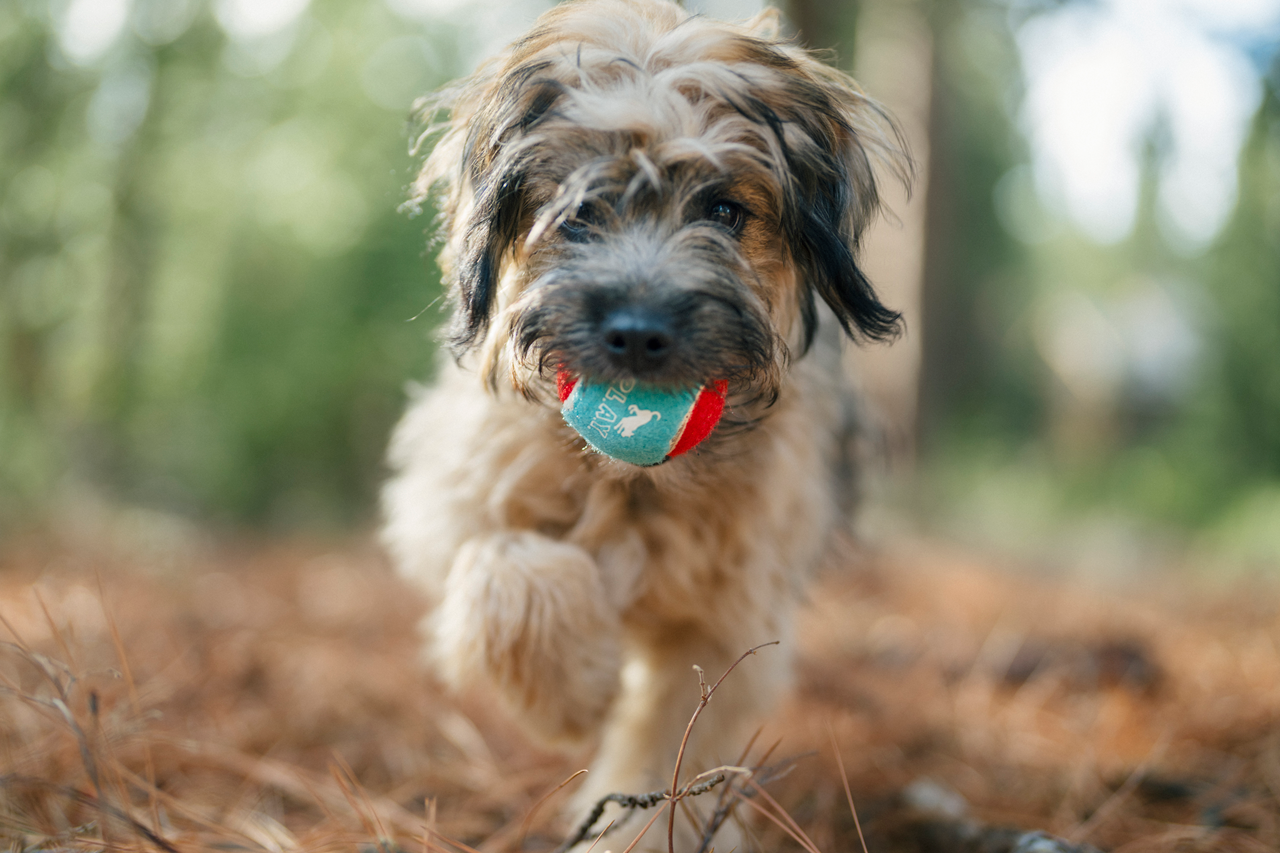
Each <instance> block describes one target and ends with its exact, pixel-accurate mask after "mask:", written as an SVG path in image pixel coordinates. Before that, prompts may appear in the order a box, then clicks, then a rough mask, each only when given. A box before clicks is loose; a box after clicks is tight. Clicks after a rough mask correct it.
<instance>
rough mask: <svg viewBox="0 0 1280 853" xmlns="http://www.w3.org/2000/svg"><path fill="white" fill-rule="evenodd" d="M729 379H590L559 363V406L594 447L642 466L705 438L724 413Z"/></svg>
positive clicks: (682, 451) (681, 451)
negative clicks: (693, 384) (677, 382)
mask: <svg viewBox="0 0 1280 853" xmlns="http://www.w3.org/2000/svg"><path fill="white" fill-rule="evenodd" d="M728 386H729V383H728V382H727V381H726V380H723V379H721V380H713V381H710V382H708V383H706V384H705V385H703V386H701V387H699V388H684V389H670V388H664V387H662V386H658V385H650V384H643V383H641V382H639V381H637V380H635V379H623V380H618V381H613V382H593V381H591V380H589V379H584V378H582V377H580V376H577V375H575V374H573V373H570V372H569V371H568V370H565V369H564V368H561V369H560V370H558V371H557V373H556V392H557V395H558V396H559V398H560V403H561V408H560V412H561V414H562V415H563V417H564V419H565V421H566V422H567V423H568V424H569V426H571V427H573V428H574V430H576V431H577V433H578V434H579V435H581V436H582V437H583V438H584V439H586V441H587V443H588V444H589V445H590V446H591V447H592V448H593V449H594V450H596V451H597V452H599V453H603V454H605V455H606V456H610V457H612V458H614V459H619V460H621V461H623V462H629V463H631V464H633V465H639V466H641V467H652V466H654V465H661V464H662V463H663V462H666V461H668V460H670V459H673V458H675V457H677V456H682V455H684V454H685V453H688V452H689V451H690V450H693V449H694V448H695V447H697V446H698V445H699V444H701V443H702V442H703V440H705V439H706V438H707V436H709V435H710V434H711V433H712V431H713V430H715V428H716V424H718V423H719V422H720V416H721V415H722V414H723V413H724V405H725V395H726V393H727V392H728Z"/></svg>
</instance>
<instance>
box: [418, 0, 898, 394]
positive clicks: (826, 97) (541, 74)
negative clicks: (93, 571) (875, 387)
mask: <svg viewBox="0 0 1280 853" xmlns="http://www.w3.org/2000/svg"><path fill="white" fill-rule="evenodd" d="M437 106H444V107H445V108H447V109H448V110H449V111H450V117H449V119H448V120H447V121H446V122H445V123H444V125H443V127H444V131H443V136H442V137H441V138H440V139H439V142H438V143H437V144H436V146H435V149H434V151H433V153H432V154H431V155H430V157H429V158H428V159H427V162H426V165H425V167H424V169H423V171H422V173H421V175H420V176H419V178H418V181H417V183H416V184H415V189H416V192H417V198H418V200H421V199H422V198H423V197H424V196H425V195H426V194H427V192H428V191H429V190H430V189H431V188H432V186H434V185H436V184H443V186H444V187H445V190H446V196H445V203H444V205H443V208H444V219H445V223H446V228H447V245H446V249H445V252H444V253H443V261H444V267H445V271H446V276H447V279H448V280H449V283H450V286H451V289H452V293H453V296H454V299H455V300H456V306H455V319H454V327H453V329H452V336H453V344H454V347H455V352H458V353H459V354H461V353H464V352H467V351H471V350H478V351H479V353H480V355H481V362H482V369H483V370H484V372H485V373H486V374H487V376H488V378H489V381H490V382H491V383H493V384H495V385H496V384H497V383H499V382H501V381H502V380H503V377H504V375H506V376H509V377H510V381H511V382H512V383H513V384H514V386H515V387H516V388H517V389H519V390H521V391H523V392H524V393H526V394H528V395H531V396H538V395H539V393H540V391H541V389H543V388H547V387H549V383H550V380H551V378H552V377H553V376H554V374H555V372H556V370H557V369H560V368H563V369H566V370H568V371H570V372H573V373H578V374H581V375H585V376H588V377H591V378H593V379H598V380H601V381H609V380H619V379H639V380H641V381H645V382H651V383H656V384H662V385H672V386H676V385H679V386H697V385H700V384H703V383H705V382H707V381H708V380H718V379H724V380H728V381H729V383H730V388H731V393H735V394H737V395H739V396H740V397H753V398H757V399H765V400H769V399H773V398H774V397H776V396H777V394H778V391H779V388H780V385H781V380H782V376H783V374H784V371H785V367H786V364H787V361H788V359H789V358H790V357H791V356H792V354H793V353H798V352H803V351H804V350H805V349H807V348H808V346H809V344H810V342H811V341H812V339H813V336H814V333H815V330H816V326H817V323H818V315H819V310H818V304H819V303H818V300H822V301H823V302H825V303H826V304H827V305H828V306H830V309H831V311H832V312H833V313H834V315H835V317H836V318H837V319H838V321H839V323H840V325H841V326H842V327H843V328H844V330H845V331H846V332H847V333H849V334H850V335H853V336H855V337H858V336H861V337H865V338H871V339H883V338H886V337H890V336H892V335H894V334H895V333H896V332H897V330H898V328H899V323H900V320H899V315H898V314H897V313H895V312H893V311H891V310H889V309H888V308H886V307H885V306H884V305H882V304H881V303H880V301H879V299H878V298H877V297H876V294H875V293H874V291H873V290H872V288H871V285H870V283H869V282H868V281H867V279H866V277H865V276H864V275H863V273H862V272H861V270H860V269H859V267H858V264H857V253H858V243H859V238H860V236H861V234H862V232H863V229H864V227H865V226H866V225H867V223H868V221H869V220H870V218H871V217H872V216H873V215H874V213H875V212H876V210H877V207H878V200H877V191H876V176H875V173H874V169H873V166H874V165H875V163H876V161H881V162H884V163H887V164H888V165H889V166H890V167H893V168H898V169H899V170H900V171H901V169H902V168H904V166H903V164H904V163H905V158H904V157H903V156H902V155H900V154H899V153H898V152H899V150H900V149H899V146H896V145H894V144H893V141H892V140H894V139H895V138H896V135H895V134H892V133H889V134H886V132H885V131H886V128H891V126H890V125H889V122H888V121H887V120H886V119H885V118H884V116H883V115H882V114H881V113H880V112H879V111H878V110H877V109H876V107H875V106H874V105H873V104H871V103H870V102H869V101H868V99H867V98H866V97H865V96H864V95H863V94H862V93H861V91H860V90H859V89H858V88H857V86H856V85H855V84H854V83H853V81H852V80H850V79H849V78H848V77H847V76H845V75H843V74H842V73H840V72H838V71H835V70H833V69H831V68H828V67H827V66H825V65H823V64H821V63H820V62H818V61H816V60H814V59H813V58H811V57H810V56H809V55H808V54H806V53H805V52H804V51H802V50H800V49H798V48H796V47H794V46H792V45H789V44H786V43H784V42H781V41H779V39H778V38H777V26H776V20H775V18H774V17H773V16H771V15H770V14H768V13H766V14H765V15H762V16H761V17H759V18H757V19H756V20H755V21H752V22H750V23H748V24H746V25H744V26H736V25H730V24H724V23H720V22H716V21H712V20H708V19H705V18H701V17H697V16H690V15H688V14H687V13H686V12H684V11H683V10H681V9H680V8H679V7H677V6H675V5H674V4H671V3H668V2H665V0H576V2H568V3H565V4H563V5H561V6H559V7H557V8H555V9H553V10H552V11H550V12H548V13H547V14H546V15H544V16H543V17H542V18H541V19H540V20H539V21H538V23H537V25H536V26H535V28H534V29H533V31H532V32H530V33H529V34H528V35H527V36H526V37H525V38H523V39H521V40H520V41H518V42H516V43H515V44H514V45H512V46H511V47H510V48H509V49H508V50H507V52H506V53H504V54H503V55H501V56H499V57H498V58H496V59H494V60H492V61H491V62H490V63H489V64H487V65H486V66H484V67H483V68H482V69H481V70H480V71H479V72H478V73H477V74H476V75H475V76H473V77H472V78H470V79H469V80H466V81H464V82H463V83H462V84H460V85H459V86H457V87H455V88H454V89H453V90H451V91H450V92H449V93H447V94H446V95H445V96H444V98H443V99H441V102H440V103H439V104H438V105H437Z"/></svg>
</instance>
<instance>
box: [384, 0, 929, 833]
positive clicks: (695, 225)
mask: <svg viewBox="0 0 1280 853" xmlns="http://www.w3.org/2000/svg"><path fill="white" fill-rule="evenodd" d="M436 106H443V107H444V108H446V109H447V110H449V113H450V114H449V118H448V120H447V121H445V122H444V123H443V125H442V127H443V134H442V135H441V136H439V139H438V141H436V144H435V147H434V150H433V152H432V153H431V155H430V156H429V158H428V159H427V162H426V165H425V167H424V168H423V171H422V173H421V176H420V178H419V180H418V182H417V183H416V185H415V187H416V191H417V195H416V200H417V201H419V202H420V201H422V200H423V199H424V198H425V197H426V195H427V194H428V192H429V191H432V190H433V189H434V188H436V187H437V186H439V187H441V188H442V190H443V192H442V197H443V204H442V207H443V219H444V223H445V229H446V234H447V238H446V240H447V242H446V246H445V250H444V252H443V254H442V267H443V269H444V272H445V276H446V281H447V283H448V285H449V287H450V289H451V294H452V298H453V300H454V304H455V310H454V322H453V326H452V333H451V334H452V340H451V345H452V351H453V354H454V356H455V358H454V359H447V361H449V362H450V363H449V364H447V365H446V366H445V367H444V368H443V371H442V375H441V376H440V377H439V380H438V382H437V384H436V385H435V387H434V388H432V389H431V390H430V391H428V392H426V393H424V394H423V395H422V396H421V398H420V399H418V400H417V401H416V402H415V403H414V405H413V406H412V407H411V409H410V411H409V412H408V414H407V415H406V417H405V418H404V421H403V422H402V423H401V425H400V426H399V428H398V429H397V431H396V434H395V437H394V440H393V443H392V449H391V461H392V465H393V467H394V468H395V470H396V472H397V474H396V476H395V478H394V479H393V480H392V481H391V482H390V484H389V485H388V486H387V488H386V491H385V495H384V500H385V509H386V513H387V525H386V529H385V541H386V543H387V545H388V547H389V549H390V550H391V552H392V554H393V555H394V558H395V560H396V562H397V564H398V566H399V568H400V569H401V571H402V572H403V574H404V575H406V576H407V577H409V578H411V579H412V580H414V581H416V582H417V583H419V584H420V585H421V587H422V588H423V589H424V590H425V591H426V593H427V595H428V596H429V599H430V600H431V602H432V604H433V605H434V612H433V614H432V615H431V616H430V617H429V618H428V620H427V622H426V623H425V625H426V627H427V630H428V633H429V635H430V645H431V654H432V658H433V660H434V662H435V664H436V665H437V666H438V668H439V670H440V671H441V672H442V674H443V675H444V676H445V677H446V679H447V680H448V681H449V682H451V683H453V684H455V685H462V684H465V683H468V682H472V681H474V680H484V681H488V682H490V683H491V684H493V685H495V686H496V688H497V689H498V691H499V692H500V694H501V695H502V696H503V697H504V698H505V700H506V701H507V703H508V704H509V705H510V706H511V707H512V708H514V709H515V710H516V712H517V715H518V716H519V718H520V719H521V720H523V722H524V723H525V724H527V727H528V728H529V729H530V730H532V731H533V732H534V733H535V734H537V735H539V736H540V737H541V738H543V739H545V740H547V741H552V742H564V743H578V742H583V741H586V740H589V739H591V738H592V737H594V736H595V735H596V734H597V733H601V745H600V751H599V755H598V757H597V759H596V762H595V766H594V767H593V768H592V771H591V773H590V774H589V778H588V781H587V782H586V783H585V787H584V788H583V789H582V790H581V792H580V794H579V801H580V803H581V804H584V805H585V804H589V803H591V802H593V801H594V800H595V799H596V798H598V797H599V796H601V795H603V794H606V793H610V792H615V791H622V792H630V793H636V792H642V791H648V790H651V789H655V788H660V787H663V786H664V785H665V784H669V777H670V772H671V767H672V763H673V761H674V759H675V754H676V750H677V747H678V744H679V741H680V738H681V735H682V734H683V732H684V728H685V725H686V723H687V722H688V720H689V716H690V714H691V712H692V711H693V708H694V707H695V705H696V704H697V701H698V687H697V680H696V677H695V675H694V674H693V672H692V671H691V667H692V665H694V664H697V665H700V666H701V667H702V668H703V669H704V670H705V671H706V673H707V674H708V676H709V677H710V678H713V679H714V678H715V677H717V676H719V675H720V673H722V672H723V671H724V670H725V668H726V667H727V666H728V665H729V664H730V663H732V662H733V661H734V660H735V659H736V658H737V657H738V655H740V654H741V653H742V652H743V651H745V650H746V649H747V648H749V647H751V646H754V645H757V644H759V643H762V642H766V641H770V640H783V641H784V649H783V650H776V649H770V650H768V651H767V652H764V653H761V654H760V655H759V656H757V657H756V658H754V659H752V660H750V661H748V662H746V663H744V664H743V666H742V667H740V668H739V669H738V670H737V671H736V672H735V673H734V674H733V676H732V677H731V678H730V679H729V680H727V681H726V682H725V684H724V686H723V687H722V688H721V692H719V693H717V694H716V696H715V699H714V701H713V702H712V703H711V705H710V706H709V707H708V709H707V712H706V714H705V715H704V716H703V718H702V719H701V721H700V722H699V725H698V727H697V729H696V730H695V732H694V737H693V741H692V742H691V745H690V748H689V751H688V752H687V753H686V765H685V766H686V767H687V768H689V769H690V770H691V771H698V770H702V769H705V768H707V767H709V766H714V765H716V764H719V763H724V762H729V761H732V760H734V759H736V758H737V754H738V752H739V751H740V750H741V748H742V747H743V745H744V743H745V736H746V734H749V732H744V726H745V725H746V724H748V723H750V722H752V721H753V720H754V719H755V718H757V717H758V716H759V715H760V714H761V712H762V711H763V710H764V709H766V708H767V706H768V705H769V704H770V702H771V701H772V700H774V699H775V698H776V697H778V696H779V695H780V693H781V692H782V691H783V689H784V688H785V686H786V683H787V680H788V671H789V667H788V664H787V652H786V651H785V643H786V641H787V639H788V637H789V635H790V625H789V622H790V618H791V616H790V614H791V610H792V604H793V601H794V600H795V598H796V596H797V592H798V591H799V589H800V585H801V581H802V580H803V579H804V577H805V576H806V574H807V573H809V572H810V570H811V569H812V568H813V567H814V566H815V565H816V564H817V562H818V561H819V559H820V558H821V556H822V554H823V552H824V549H825V548H826V546H827V544H828V539H829V536H830V534H831V532H832V531H833V530H834V529H835V527H836V525H837V523H838V521H839V517H840V512H841V510H840V502H839V500H838V495H839V493H840V490H841V483H840V482H839V481H840V479H841V477H842V476H843V474H841V471H842V470H843V466H842V460H843V458H844V443H843V439H844V435H845V433H846V431H847V413H846V411H845V410H844V406H843V403H842V400H843V399H844V397H843V392H842V389H841V387H840V371H839V368H838V348H839V335H838V332H839V329H840V328H843V330H844V331H845V332H847V333H849V334H850V335H851V336H855V337H865V338H872V339H882V338H887V337H890V336H892V335H893V334H895V333H896V331H897V328H898V316H897V314H895V313H894V312H892V311H890V310H889V309H887V308H885V307H884V306H883V305H882V304H881V303H880V302H879V301H878V299H877V297H876V295H875V294H874V292H873V291H872V289H871V286H870V285H869V283H868V282H867V280H866V278H865V277H864V276H863V275H862V273H861V272H860V271H859V269H858V266H857V263H856V255H857V249H858V241H859V236H860V235H861V233H862V231H863V229H864V227H865V226H866V225H867V223H868V221H869V219H870V217H872V216H873V215H874V214H875V212H876V210H877V207H878V201H877V193H876V176H875V173H874V171H873V167H874V166H875V165H876V164H877V163H884V164H886V165H888V166H889V167H890V168H892V169H897V170H899V172H901V170H902V169H903V168H904V167H903V165H902V164H903V163H904V162H905V161H904V159H903V158H902V157H901V156H900V155H899V153H898V151H899V150H900V149H899V146H898V145H897V144H896V141H895V136H894V134H893V133H892V132H891V125H890V124H889V122H888V121H887V120H886V119H885V118H884V117H883V115H882V114H881V113H880V112H879V111H878V110H877V109H876V108H875V107H874V106H873V105H872V104H871V103H870V102H869V101H868V100H867V99H866V98H865V97H864V96H863V94H862V93H861V92H860V90H859V89H858V88H857V87H856V86H855V84H854V83H853V82H852V81H851V80H850V79H849V78H848V77H846V76H845V75H843V74H841V73H840V72H837V71H835V70H832V69H830V68H828V67H826V66H824V65H823V64H821V63H820V62H818V61H816V60H814V59H813V58H812V57H810V56H809V55H808V54H806V53H805V52H804V51H803V50H801V49H799V48H797V47H794V46H792V45H790V44H788V43H786V42H783V41H781V40H779V38H778V35H777V25H776V18H775V17H774V16H773V15H771V14H768V13H766V14H765V15H762V16H760V17H759V18H757V19H755V20H754V21H751V22H748V23H747V24H745V25H741V26H738V25H730V24H724V23H719V22H714V21H711V20H707V19H704V18H701V17H696V16H693V17H691V16H689V15H688V14H687V13H685V12H684V11H683V10H681V9H680V8H679V7H677V6H675V5H673V4H671V3H668V2H666V1H665V0H576V2H569V3H566V4H563V5H561V6H559V7H557V8H555V9H553V10H552V11H550V12H548V13H547V14H546V15H544V16H543V17H542V18H541V19H540V20H539V21H538V23H537V25H536V26H535V28H534V29H533V31H532V32H530V33H529V34H528V35H527V36H526V37H525V38H523V39H521V40H520V41H518V42H516V43H515V44H514V45H512V46H511V47H510V48H509V49H508V50H507V51H506V52H505V53H504V54H502V55H501V56H499V57H497V58H496V59H494V60H492V61H491V62H489V63H488V64H487V65H485V66H483V67H482V68H481V70H480V71H479V72H477V73H476V74H475V75H474V76H473V77H471V78H469V79H467V80H465V81H463V82H462V83H461V84H460V85H458V86H457V87H455V88H454V89H452V90H450V91H449V92H447V93H446V94H445V96H444V97H443V101H442V103H440V104H437V105H436ZM886 130H889V131H890V132H888V133H886ZM432 139H435V137H434V136H432ZM617 311H624V312H626V311H639V312H641V313H642V314H643V316H646V317H653V316H656V317H658V318H659V322H660V323H662V324H665V326H666V327H668V328H669V329H670V331H671V332H672V334H671V338H670V341H669V342H668V343H669V347H668V349H667V350H666V351H664V353H665V355H664V357H663V358H662V359H660V360H658V361H657V362H655V363H652V364H650V363H647V362H646V363H644V364H637V363H635V361H634V360H631V361H628V360H626V359H621V360H620V359H619V358H617V357H616V353H612V352H610V350H609V349H608V347H607V346H606V345H605V343H604V341H603V339H602V337H603V336H602V332H601V324H602V323H603V322H605V318H607V317H609V316H612V315H613V313H614V312H617ZM820 320H825V321H826V322H825V324H823V323H820ZM820 326H825V328H824V329H820ZM830 330H834V333H833V332H832V331H830ZM806 353H807V355H806ZM802 356H805V357H803V358H802ZM557 369H565V370H568V371H570V372H571V373H573V374H577V375H582V376H585V377H588V378H590V379H592V380H599V381H618V380H626V379H635V378H639V379H642V380H644V381H646V382H653V383H657V384H662V385H669V386H683V387H690V386H697V385H700V384H703V383H705V382H707V381H709V380H713V379H725V380H728V382H729V393H728V405H727V407H726V413H725V417H724V419H723V420H722V421H721V423H720V425H719V427H718V428H717V429H716V431H715V432H713V433H712V435H711V436H710V437H709V438H708V439H707V440H706V441H705V442H704V443H703V444H702V445H700V446H699V447H698V448H696V449H695V450H694V451H693V452H691V453H689V454H687V455H685V456H681V457H678V458H675V459H673V460H671V461H668V462H666V463H664V464H662V465H658V466H656V467H652V468H639V467H635V466H632V465H629V464H626V463H623V462H619V461H616V460H612V459H609V458H607V457H604V456H601V455H598V454H595V453H593V452H590V451H589V450H588V449H586V446H585V443H584V442H583V440H582V439H581V438H580V437H579V436H578V435H576V434H575V433H574V432H573V431H572V430H571V429H570V428H569V427H568V426H566V425H565V423H564V422H563V421H562V420H561V418H560V414H559V412H558V410H557V407H556V405H555V401H556V394H555V382H554V379H555V373H556V371H557ZM718 846H721V847H722V848H723V846H724V842H723V840H722V841H721V844H720V845H718Z"/></svg>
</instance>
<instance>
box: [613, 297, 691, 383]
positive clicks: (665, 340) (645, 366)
mask: <svg viewBox="0 0 1280 853" xmlns="http://www.w3.org/2000/svg"><path fill="white" fill-rule="evenodd" d="M600 334H601V337H602V339H603V341H604V348H605V350H606V351H607V352H608V353H609V356H610V358H612V359H613V360H614V361H615V362H616V363H617V364H618V365H619V366H621V367H625V368H626V369H628V370H631V371H633V372H635V373H646V372H650V371H653V370H656V369H658V368H660V367H661V366H662V365H663V363H664V362H665V361H666V360H667V357H668V356H669V355H670V354H671V350H672V347H673V346H674V344H675V329H674V328H673V325H672V323H671V321H670V320H669V319H668V318H666V317H665V316H663V315H662V314H660V313H658V312H656V311H650V310H646V309H642V308H620V309H618V310H617V311H614V312H613V313H611V314H610V315H609V316H607V317H606V318H605V319H604V322H603V323H602V324H601V328H600Z"/></svg>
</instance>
